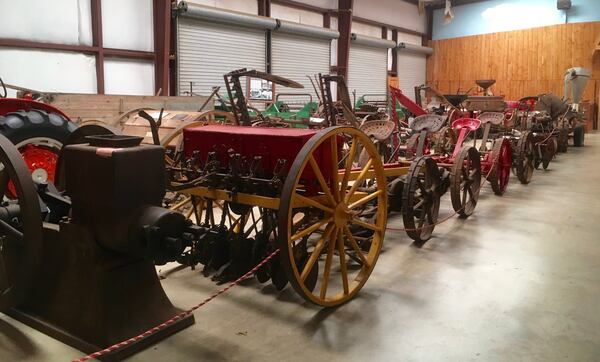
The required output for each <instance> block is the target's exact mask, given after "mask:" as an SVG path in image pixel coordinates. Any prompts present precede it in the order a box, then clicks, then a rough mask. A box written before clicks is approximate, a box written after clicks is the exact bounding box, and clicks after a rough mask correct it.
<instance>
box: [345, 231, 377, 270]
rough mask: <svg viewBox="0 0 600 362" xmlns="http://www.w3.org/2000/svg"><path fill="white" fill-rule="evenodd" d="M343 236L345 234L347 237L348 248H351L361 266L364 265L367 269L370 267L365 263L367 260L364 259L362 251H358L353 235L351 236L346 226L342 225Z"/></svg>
mask: <svg viewBox="0 0 600 362" xmlns="http://www.w3.org/2000/svg"><path fill="white" fill-rule="evenodd" d="M344 234H346V236H347V237H348V243H350V246H351V247H352V249H354V251H355V252H356V255H357V256H358V258H359V259H360V260H361V261H362V263H363V265H365V266H366V267H367V268H368V267H370V266H371V264H370V263H369V262H368V261H367V258H366V257H365V254H364V253H363V252H362V250H360V247H359V246H358V243H357V242H356V239H355V238H354V235H352V232H350V229H349V228H348V225H344Z"/></svg>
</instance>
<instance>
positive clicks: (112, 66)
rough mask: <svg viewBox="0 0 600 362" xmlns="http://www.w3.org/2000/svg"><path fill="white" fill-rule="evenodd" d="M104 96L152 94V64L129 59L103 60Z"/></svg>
mask: <svg viewBox="0 0 600 362" xmlns="http://www.w3.org/2000/svg"><path fill="white" fill-rule="evenodd" d="M104 89H105V93H106V94H127V95H141V96H149V95H153V94H154V63H152V62H140V61H137V60H129V59H111V58H105V59H104Z"/></svg>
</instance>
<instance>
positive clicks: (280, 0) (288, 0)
mask: <svg viewBox="0 0 600 362" xmlns="http://www.w3.org/2000/svg"><path fill="white" fill-rule="evenodd" d="M258 1H259V3H260V0H258ZM271 3H273V4H277V5H284V6H287V7H290V8H294V9H299V10H306V11H312V12H315V13H321V14H323V13H327V12H330V11H331V9H326V8H322V7H319V6H314V5H309V4H305V3H302V2H299V1H294V0H271Z"/></svg>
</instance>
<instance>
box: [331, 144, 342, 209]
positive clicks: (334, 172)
mask: <svg viewBox="0 0 600 362" xmlns="http://www.w3.org/2000/svg"><path fill="white" fill-rule="evenodd" d="M330 144H331V161H332V162H331V188H332V189H333V197H334V199H335V200H336V201H338V202H339V201H341V200H340V180H339V158H338V146H337V144H338V143H337V135H336V134H334V135H333V137H331V142H330ZM334 205H335V204H334Z"/></svg>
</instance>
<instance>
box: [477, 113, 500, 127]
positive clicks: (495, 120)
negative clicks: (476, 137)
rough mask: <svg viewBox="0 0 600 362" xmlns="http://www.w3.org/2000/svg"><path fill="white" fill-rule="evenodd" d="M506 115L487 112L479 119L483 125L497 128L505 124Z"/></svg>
mask: <svg viewBox="0 0 600 362" xmlns="http://www.w3.org/2000/svg"><path fill="white" fill-rule="evenodd" d="M504 117H505V116H504V113H502V112H485V113H482V114H480V115H479V117H477V118H478V119H479V120H480V121H481V123H488V122H489V123H491V124H493V125H495V126H497V125H500V124H502V123H503V122H504Z"/></svg>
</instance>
